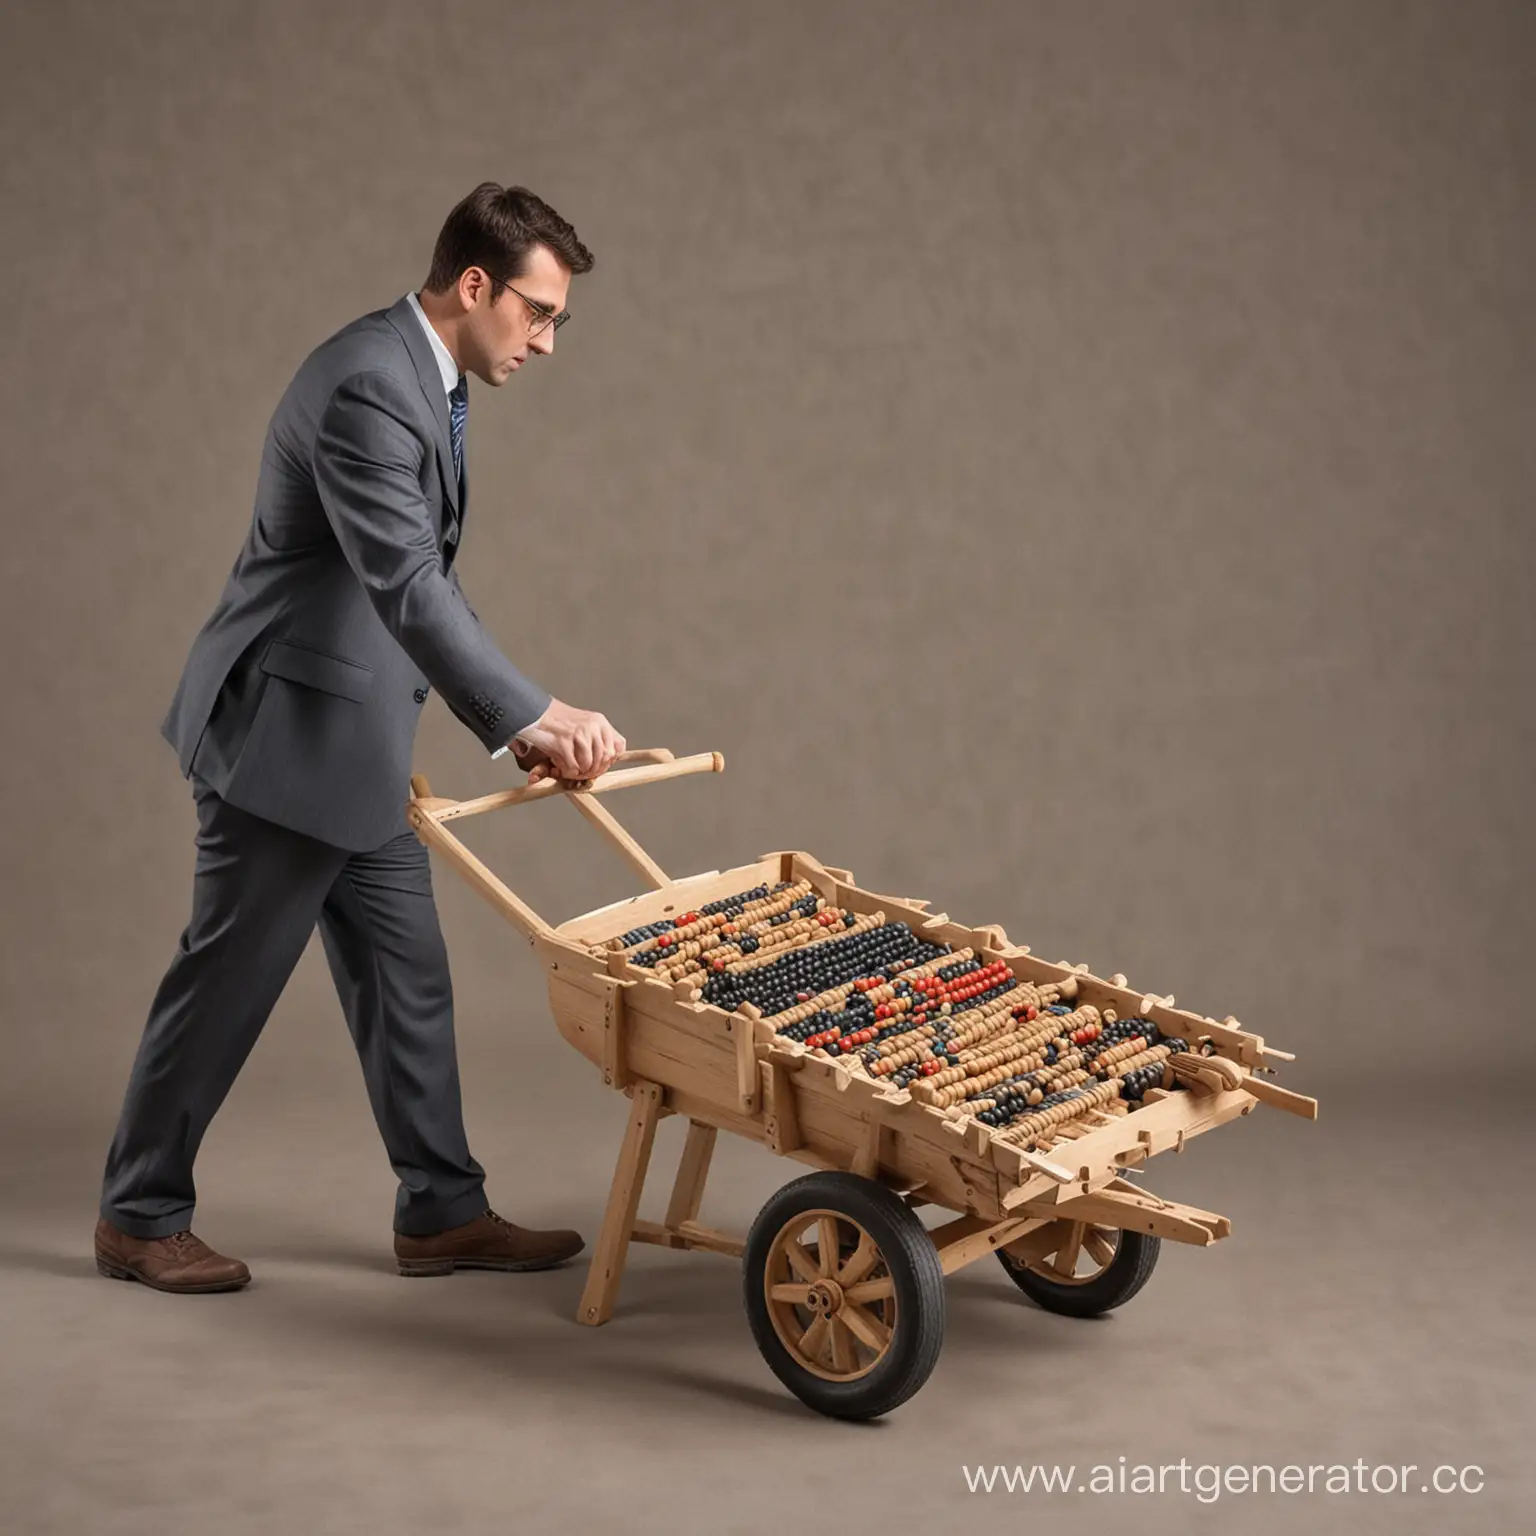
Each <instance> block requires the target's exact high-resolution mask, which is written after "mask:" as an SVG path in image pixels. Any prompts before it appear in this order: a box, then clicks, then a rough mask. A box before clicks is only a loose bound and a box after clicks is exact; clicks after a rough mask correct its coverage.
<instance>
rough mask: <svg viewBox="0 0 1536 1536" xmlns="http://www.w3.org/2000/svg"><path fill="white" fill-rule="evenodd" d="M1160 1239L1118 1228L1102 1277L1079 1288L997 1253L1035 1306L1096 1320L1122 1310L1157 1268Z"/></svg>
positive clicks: (1099, 1276) (1006, 1252)
mask: <svg viewBox="0 0 1536 1536" xmlns="http://www.w3.org/2000/svg"><path fill="white" fill-rule="evenodd" d="M1162 1246H1163V1240H1162V1238H1160V1237H1153V1236H1151V1234H1150V1233H1146V1232H1127V1231H1125V1230H1124V1228H1121V1229H1120V1237H1119V1241H1118V1242H1117V1243H1116V1245H1115V1256H1114V1258H1112V1259H1111V1260H1110V1261H1109V1263H1108V1264H1107V1265H1106V1266H1105V1269H1104V1272H1103V1274H1100V1275H1095V1276H1094V1277H1093V1279H1092V1280H1089V1281H1088V1282H1087V1283H1086V1284H1083V1285H1062V1284H1060V1283H1058V1282H1056V1281H1053V1280H1047V1279H1046V1278H1045V1276H1044V1275H1040V1274H1036V1273H1035V1271H1034V1270H1032V1269H1029V1268H1026V1267H1025V1266H1024V1265H1023V1264H1020V1263H1019V1262H1018V1261H1017V1260H1016V1259H1015V1258H1014V1257H1013V1255H1012V1254H1010V1253H1009V1252H1008V1250H1007V1249H1006V1248H999V1249H998V1250H997V1260H998V1263H1000V1264H1001V1265H1002V1266H1003V1272H1004V1273H1005V1274H1006V1275H1007V1276H1008V1278H1009V1279H1010V1280H1012V1281H1013V1283H1014V1284H1015V1285H1016V1286H1018V1288H1019V1289H1020V1290H1021V1291H1023V1292H1024V1294H1025V1295H1026V1296H1028V1297H1029V1299H1030V1300H1031V1301H1032V1302H1034V1303H1035V1304H1036V1305H1037V1306H1041V1307H1044V1308H1045V1310H1046V1311H1047V1312H1059V1313H1061V1315H1062V1316H1063V1317H1098V1316H1100V1315H1101V1314H1103V1313H1105V1312H1108V1311H1111V1310H1112V1309H1113V1308H1115V1307H1123V1306H1124V1305H1125V1303H1126V1302H1128V1301H1129V1300H1130V1299H1131V1297H1133V1296H1134V1295H1135V1294H1136V1293H1137V1291H1139V1290H1140V1289H1141V1288H1142V1286H1144V1285H1145V1284H1146V1283H1147V1281H1148V1280H1150V1279H1151V1278H1152V1271H1153V1269H1154V1268H1156V1266H1157V1255H1158V1253H1159V1252H1160V1251H1161V1249H1162Z"/></svg>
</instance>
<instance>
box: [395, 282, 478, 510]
mask: <svg viewBox="0 0 1536 1536" xmlns="http://www.w3.org/2000/svg"><path fill="white" fill-rule="evenodd" d="M384 318H385V319H386V320H388V321H389V323H390V324H391V325H393V326H394V328H395V329H396V330H397V331H399V333H400V336H401V339H402V340H403V341H404V342H405V350H406V351H407V352H409V353H410V355H411V361H412V363H414V364H415V365H416V382H417V383H418V384H420V385H421V392H422V394H424V395H425V396H426V397H427V404H428V406H429V407H430V408H431V411H432V420H433V421H434V422H435V423H436V424H437V464H438V469H439V471H440V472H441V474H442V477H443V487H444V489H445V490H446V492H447V495H448V505H449V507H450V509H451V511H450V517H449V522H450V525H451V526H450V535H456V534H457V527H456V518H455V517H454V516H453V514H456V513H457V512H458V510H459V477H458V476H457V475H456V474H455V473H454V470H453V442H452V440H451V439H450V438H449V436H448V397H447V395H445V394H444V393H443V376H442V374H440V373H439V372H438V371H437V359H436V358H435V357H434V356H433V355H432V347H431V345H430V343H429V342H428V341H427V338H426V337H425V336H423V335H422V334H421V322H420V321H419V320H417V318H416V316H415V315H414V314H412V313H411V306H410V304H409V303H407V302H406V300H405V299H401V300H399V302H398V303H396V304H394V305H392V306H391V307H390V308H389V309H387V310H386V311H385V312H384ZM466 499H467V498H466Z"/></svg>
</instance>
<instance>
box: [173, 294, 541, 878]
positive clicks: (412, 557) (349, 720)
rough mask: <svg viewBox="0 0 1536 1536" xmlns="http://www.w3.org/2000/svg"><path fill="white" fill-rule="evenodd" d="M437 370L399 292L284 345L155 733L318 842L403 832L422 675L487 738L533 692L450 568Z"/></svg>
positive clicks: (448, 467) (446, 462) (456, 527)
mask: <svg viewBox="0 0 1536 1536" xmlns="http://www.w3.org/2000/svg"><path fill="white" fill-rule="evenodd" d="M467 501H468V488H467V486H466V487H464V494H463V502H462V503H461V497H460V486H459V484H458V483H457V477H456V476H455V474H454V470H453V450H452V448H451V446H450V443H449V437H448V404H447V401H446V399H445V398H444V395H443V386H442V378H441V375H440V374H439V372H438V368H437V363H436V361H435V359H434V358H433V356H432V349H431V347H430V346H429V344H428V342H427V338H426V337H425V336H424V335H423V334H422V331H421V326H420V322H419V321H418V320H417V319H416V318H415V316H414V315H413V314H412V312H411V309H410V306H409V305H408V304H407V302H406V301H405V300H404V299H402V300H400V302H398V303H397V304H395V305H393V306H392V307H391V308H390V309H387V310H377V311H375V312H374V313H373V314H369V315H364V316H363V317H362V318H361V319H360V320H354V321H353V322H352V323H351V324H350V325H348V326H345V327H344V328H343V329H341V330H340V331H338V332H337V333H336V334H335V335H334V336H332V337H330V338H329V339H328V340H326V341H324V342H322V343H321V344H320V345H319V346H318V347H316V348H315V350H314V351H313V352H311V353H310V355H309V356H308V357H307V358H306V359H305V360H304V362H303V364H302V365H301V367H300V368H299V371H298V373H297V374H295V375H294V378H293V382H292V383H291V384H289V386H288V388H287V390H286V392H285V393H284V395H283V398H282V399H281V401H279V402H278V406H277V410H276V411H275V412H274V413H273V416H272V421H271V424H270V425H269V426H268V428H267V435H266V441H265V443H264V445H263V447H262V454H261V473H260V477H259V479H258V482H257V487H256V507H255V511H254V514H253V515H252V518H251V526H250V531H249V533H248V534H247V535H246V539H245V544H244V547H243V548H242V549H241V551H240V554H239V556H238V557H237V559H236V560H235V564H234V569H233V570H232V571H231V572H230V574H229V579H228V581H227V582H226V583H225V586H224V591H223V593H222V595H221V596H220V598H219V600H218V603H217V605H216V606H215V607H214V610H213V612H212V614H211V615H210V616H209V618H208V620H207V621H206V622H205V623H204V625H203V627H202V628H201V629H200V630H199V631H198V633H197V636H196V638H195V639H194V640H193V642H192V649H191V654H190V655H189V656H188V658H187V664H186V667H185V669H184V670H183V672H182V675H181V681H180V683H179V684H178V685H177V688H176V694H175V697H174V698H173V700H172V701H171V707H170V710H169V712H168V713H167V714H166V717H165V720H164V721H163V723H162V725H161V727H160V730H161V734H162V735H163V736H164V737H165V738H166V740H167V741H168V742H170V744H171V745H172V746H173V747H174V748H175V749H176V755H177V758H178V760H179V762H180V764H181V771H182V773H183V775H190V774H192V773H194V772H195V773H196V774H197V775H198V777H199V778H202V779H206V780H207V781H208V782H209V783H211V784H212V785H213V787H214V789H216V790H217V791H218V793H219V794H220V795H221V796H223V798H224V799H226V800H227V801H229V802H230V803H231V804H232V805H236V806H239V807H240V808H242V809H244V810H247V811H250V812H252V813H253V814H254V815H257V816H264V817H266V818H267V819H268V820H270V821H275V822H278V823H280V824H282V825H283V826H287V827H292V828H294V829H295V830H296V831H300V832H305V833H308V834H309V835H310V836H311V837H317V838H320V839H322V840H323V841H325V842H328V843H333V844H335V845H337V846H338V847H342V848H347V849H352V850H356V851H361V850H364V849H369V848H376V847H378V846H379V845H380V844H381V843H383V842H386V841H387V840H388V839H389V838H391V837H394V836H396V835H397V834H399V833H401V832H404V831H406V830H408V828H407V824H406V821H405V801H406V798H407V796H408V795H409V793H410V772H411V747H412V743H413V741H414V739H415V735H416V723H417V720H418V719H419V718H420V715H421V706H422V704H423V703H424V702H425V701H426V698H427V694H428V690H429V689H431V688H436V689H437V691H438V692H439V693H440V694H441V695H442V698H443V701H444V702H445V703H446V704H447V706H448V708H449V709H451V710H452V711H453V713H454V714H455V715H456V716H458V718H459V719H460V720H461V721H463V723H464V724H465V725H466V726H468V727H469V729H470V730H472V731H473V732H474V733H475V735H476V736H477V737H478V738H479V739H480V741H481V742H482V743H483V744H484V746H485V747H486V750H487V751H493V750H494V749H496V748H497V747H499V746H501V745H502V744H504V743H505V742H507V741H508V740H509V739H510V738H511V737H512V736H514V735H515V734H516V733H517V732H518V731H520V730H522V729H523V727H524V726H527V725H530V724H532V723H533V722H534V721H535V720H537V719H538V718H539V716H540V715H542V714H543V713H544V711H545V710H546V709H547V708H548V707H549V703H550V695H549V694H548V693H547V692H545V691H544V690H543V689H542V688H540V687H539V686H538V685H537V684H535V683H533V682H531V681H530V680H529V679H527V678H526V677H524V676H523V675H522V673H520V672H519V671H518V670H517V668H516V667H514V666H513V665H512V663H511V662H510V661H508V660H507V658H506V657H505V656H503V655H502V653H501V651H500V650H499V649H498V648H497V646H496V643H495V642H494V641H493V640H492V639H491V636H490V635H489V634H488V633H487V631H486V630H485V628H484V626H483V625H482V624H481V623H480V621H479V619H478V618H477V617H476V615H475V611H474V609H473V608H472V607H471V606H470V604H469V600H468V599H467V598H466V597H465V596H464V592H463V589H462V587H461V586H460V585H459V578H458V573H457V572H456V571H455V570H454V569H453V561H454V556H455V555H456V553H457V552H458V547H459V542H460V534H461V529H462V525H463V520H464V510H465V504H467Z"/></svg>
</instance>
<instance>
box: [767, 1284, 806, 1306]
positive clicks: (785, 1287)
mask: <svg viewBox="0 0 1536 1536" xmlns="http://www.w3.org/2000/svg"><path fill="white" fill-rule="evenodd" d="M768 1295H769V1297H770V1299H771V1300H773V1301H787V1302H789V1303H790V1304H791V1305H792V1306H797V1307H803V1306H806V1305H808V1304H809V1301H810V1295H811V1288H810V1286H808V1285H806V1284H804V1283H802V1282H799V1281H793V1280H781V1281H780V1282H779V1283H778V1284H777V1285H771V1286H769V1287H768Z"/></svg>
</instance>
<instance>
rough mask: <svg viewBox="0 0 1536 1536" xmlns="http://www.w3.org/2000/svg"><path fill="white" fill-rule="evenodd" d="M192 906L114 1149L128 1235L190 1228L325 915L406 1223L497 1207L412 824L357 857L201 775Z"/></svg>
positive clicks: (331, 957)
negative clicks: (220, 1140) (261, 1039)
mask: <svg viewBox="0 0 1536 1536" xmlns="http://www.w3.org/2000/svg"><path fill="white" fill-rule="evenodd" d="M192 785H193V793H194V795H195V797H196V800H197V815H198V833H197V863H196V871H195V874H194V878H193V887H192V916H191V920H190V921H189V922H188V924H187V926H186V928H185V930H184V931H183V933H182V935H181V939H180V941H179V943H178V945H177V950H176V955H175V957H174V958H173V959H172V961H171V965H170V969H169V970H167V971H166V973H165V976H164V978H163V980H162V981H161V982H160V985H159V987H158V989H157V990H156V992H155V996H154V1001H153V1002H152V1004H151V1005H150V1010H149V1018H148V1020H147V1022H146V1023H145V1026H144V1033H143V1037H142V1038H141V1039H140V1041H139V1047H138V1052H137V1054H136V1056H135V1057H134V1062H133V1068H132V1071H131V1073H130V1075H129V1079H128V1089H127V1093H126V1095H125V1097H124V1101H123V1107H122V1114H121V1117H120V1119H119V1121H118V1126H117V1132H116V1134H115V1136H114V1137H113V1140H112V1145H111V1148H110V1150H109V1151H108V1154H107V1163H106V1172H105V1175H104V1178H103V1181H102V1197H101V1214H102V1215H103V1216H105V1217H106V1218H107V1220H108V1221H110V1222H111V1223H112V1224H113V1225H114V1226H116V1227H118V1228H119V1229H120V1230H122V1231H124V1232H127V1233H128V1234H130V1235H131V1236H134V1237H141V1238H152V1237H165V1236H168V1235H169V1234H170V1233H172V1232H176V1231H179V1230H180V1229H181V1228H183V1227H188V1226H190V1225H191V1224H192V1212H193V1208H194V1205H195V1203H196V1191H195V1188H194V1185H193V1180H192V1164H193V1160H194V1159H195V1158H196V1156H197V1150H198V1147H199V1145H200V1144H201V1142H202V1139H203V1133H204V1132H205V1131H206V1130H207V1128H208V1124H209V1122H210V1121H211V1120H212V1119H213V1116H214V1115H215V1113H217V1111H218V1108H219V1106H220V1105H221V1104H222V1103H223V1102H224V1099H225V1096H226V1095H227V1094H228V1093H229V1090H230V1088H231V1086H232V1085H233V1083H234V1081H235V1078H236V1076H237V1075H238V1073H239V1071H240V1068H241V1067H242V1066H243V1065H244V1064H245V1060H246V1057H247V1056H249V1055H250V1052H251V1048H252V1047H253V1046H254V1045H255V1043H256V1038H257V1036H258V1035H260V1033H261V1030H262V1026H263V1025H264V1024H265V1023H266V1021H267V1017H268V1015H269V1014H270V1013H271V1011H272V1008H273V1006H274V1005H275V1004H276V1002H277V999H278V997H279V996H280V995H281V993H282V991H283V988H284V987H285V986H286V985H287V984H288V978H289V977H290V976H291V975H292V974H293V969H294V967H295V966H296V965H297V964H298V960H299V956H300V955H302V954H303V952H304V947H305V945H306V944H307V943H308V942H309V936H310V934H311V933H313V932H314V929H315V924H316V923H317V922H318V923H319V925H320V936H321V941H322V943H323V945H324V948H325V956H326V960H327V961H328V962H329V965H330V970H331V976H332V978H333V980H334V981H335V984H336V991H337V994H338V995H339V997H340V999H341V1006H342V1011H343V1013H344V1014H345V1016H346V1021H347V1028H348V1029H349V1030H350V1031H351V1034H352V1041H353V1044H354V1045H355V1046H356V1047H357V1054H358V1056H359V1058H360V1060H361V1062H362V1067H363V1078H364V1081H365V1082H366V1084H367V1088H368V1098H369V1101H370V1103H371V1104H372V1107H373V1115H374V1120H375V1121H376V1122H377V1124H378V1127H379V1131H380V1134H381V1135H382V1137H383V1139H384V1146H385V1150H386V1151H387V1152H388V1154H389V1159H390V1162H391V1164H392V1165H393V1167H394V1170H395V1174H396V1176H397V1177H398V1178H399V1180H400V1186H399V1191H398V1193H397V1196H396V1200H395V1215H394V1227H395V1230H396V1231H397V1232H407V1233H411V1234H413V1235H426V1234H430V1233H433V1232H439V1231H442V1230H444V1229H445V1228H448V1227H453V1226H458V1225H460V1224H461V1223H463V1222H467V1221H472V1220H473V1219H474V1218H475V1217H476V1216H478V1215H479V1214H480V1213H481V1212H482V1211H484V1210H485V1209H486V1207H487V1202H486V1197H485V1193H484V1183H485V1172H484V1170H483V1169H482V1168H481V1166H480V1165H479V1163H477V1162H476V1161H475V1159H474V1158H473V1157H471V1156H470V1153H469V1146H468V1143H467V1140H466V1138H465V1134H464V1119H463V1110H462V1107H461V1102H460V1094H459V1069H458V1058H457V1053H456V1050H455V1044H454V1033H453V989H452V985H451V982H450V980H449V975H448V953H447V949H446V946H445V945H444V943H443V936H442V931H441V929H440V927H439V925H438V918H437V904H436V901H435V900H434V898H433V894H432V874H431V866H430V864H429V862H428V852H427V849H426V848H425V847H424V846H423V845H422V843H421V842H419V841H418V839H417V838H416V835H415V833H413V832H404V833H401V834H400V836H398V837H396V838H393V839H391V840H390V841H389V842H387V843H384V844H383V845H382V846H381V847H378V848H375V849H371V850H369V851H368V852H365V853H352V852H349V851H348V850H347V849H344V848H338V847H335V846H334V845H333V844H330V843H326V842H321V841H320V840H318V839H316V838H313V837H309V836H307V835H305V834H304V833H302V832H295V831H294V830H292V829H291V828H289V827H283V826H279V825H278V824H277V823H275V822H272V821H268V820H266V819H264V818H263V817H260V816H253V815H251V814H250V813H249V812H247V811H243V810H241V809H239V808H238V807H237V806H233V805H230V804H229V803H228V802H227V801H225V800H224V799H223V798H222V797H221V796H220V795H219V794H218V793H217V792H216V791H215V790H214V789H213V788H212V787H211V786H210V785H209V784H207V783H206V782H204V781H203V780H202V779H200V778H197V777H194V778H193V781H192Z"/></svg>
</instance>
